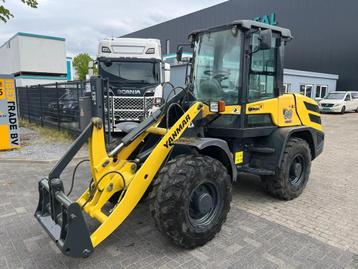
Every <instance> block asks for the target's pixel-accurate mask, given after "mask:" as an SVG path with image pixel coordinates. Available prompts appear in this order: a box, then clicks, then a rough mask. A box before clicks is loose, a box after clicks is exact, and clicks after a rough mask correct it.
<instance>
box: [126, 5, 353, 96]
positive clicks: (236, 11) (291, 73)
mask: <svg viewBox="0 0 358 269" xmlns="http://www.w3.org/2000/svg"><path fill="white" fill-rule="evenodd" d="M357 10H358V1H356V0H346V1H344V3H341V2H337V1H334V0H315V1H310V0H299V1H298V0H296V1H286V0H265V1H260V0H230V1H226V2H224V3H221V4H218V5H215V6H212V7H209V8H206V9H203V10H200V11H197V12H194V13H191V14H188V15H185V16H182V17H179V18H176V19H173V20H170V21H167V22H163V23H161V24H158V25H155V26H152V27H149V28H146V29H143V30H139V31H136V32H134V33H130V34H128V35H126V36H127V37H142V38H149V37H150V38H159V39H160V40H161V42H162V50H163V54H167V56H170V55H173V54H174V53H175V51H176V48H177V45H178V44H183V43H187V36H188V34H189V33H190V32H191V31H193V30H196V29H203V28H208V27H211V26H215V25H220V24H224V23H227V22H231V21H234V20H237V19H254V20H258V21H261V22H264V23H269V24H272V25H278V26H280V27H285V28H289V29H291V31H292V34H293V36H294V39H293V40H292V41H291V42H289V43H288V45H287V48H286V53H285V67H286V68H287V70H286V73H285V84H287V85H286V87H287V89H288V90H289V91H297V92H298V91H299V92H302V93H304V94H306V95H308V96H310V97H312V98H316V97H318V96H320V97H322V92H329V91H334V90H336V89H337V90H356V89H357V88H358V76H357V68H356V66H358V57H357V55H358V54H357V53H355V51H356V48H357V47H358V37H357V36H355V35H354V34H352V33H355V28H354V27H355V26H354V25H355V17H356V12H357ZM175 69H176V67H174V68H172V70H173V72H176V70H175ZM173 75H174V77H175V75H176V74H174V73H173ZM338 78H339V79H338ZM337 79H338V81H337ZM336 82H337V84H336Z"/></svg>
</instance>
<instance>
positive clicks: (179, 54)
mask: <svg viewBox="0 0 358 269" xmlns="http://www.w3.org/2000/svg"><path fill="white" fill-rule="evenodd" d="M182 57H183V47H179V48H178V50H177V62H181V60H182Z"/></svg>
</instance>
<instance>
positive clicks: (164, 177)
mask: <svg viewBox="0 0 358 269" xmlns="http://www.w3.org/2000/svg"><path fill="white" fill-rule="evenodd" d="M231 188H232V185H231V178H230V175H229V174H228V172H227V169H226V168H225V166H224V165H223V164H222V163H221V162H219V161H218V160H216V159H213V158H211V157H208V156H201V155H199V156H194V155H187V156H179V157H177V158H175V159H173V160H171V161H169V162H168V164H167V165H166V166H165V167H163V168H162V170H161V171H160V173H159V175H158V177H157V178H156V180H155V182H154V184H153V190H152V192H151V194H150V196H149V199H150V211H151V214H152V216H153V218H154V221H155V224H156V226H157V228H158V229H159V230H160V231H161V232H162V233H164V234H165V235H167V236H168V237H169V238H170V239H171V240H173V241H174V243H176V244H177V245H180V246H182V247H184V248H195V247H197V246H202V245H204V244H205V243H206V242H208V241H210V240H211V239H213V238H214V236H215V234H216V233H218V232H219V231H220V229H221V226H222V224H223V223H224V222H225V220H226V216H227V214H228V212H229V210H230V202H231Z"/></svg>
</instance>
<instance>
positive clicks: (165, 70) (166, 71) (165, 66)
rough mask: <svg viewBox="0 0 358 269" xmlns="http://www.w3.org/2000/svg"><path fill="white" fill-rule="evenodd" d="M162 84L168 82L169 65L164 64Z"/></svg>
mask: <svg viewBox="0 0 358 269" xmlns="http://www.w3.org/2000/svg"><path fill="white" fill-rule="evenodd" d="M163 82H170V64H168V63H164V66H163Z"/></svg>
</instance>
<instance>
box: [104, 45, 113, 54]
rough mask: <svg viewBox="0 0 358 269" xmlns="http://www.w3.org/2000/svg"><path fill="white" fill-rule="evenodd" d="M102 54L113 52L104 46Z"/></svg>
mask: <svg viewBox="0 0 358 269" xmlns="http://www.w3.org/2000/svg"><path fill="white" fill-rule="evenodd" d="M102 52H103V53H111V50H110V49H109V48H108V47H106V46H102Z"/></svg>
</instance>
